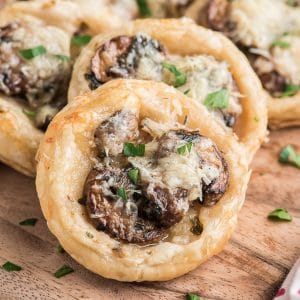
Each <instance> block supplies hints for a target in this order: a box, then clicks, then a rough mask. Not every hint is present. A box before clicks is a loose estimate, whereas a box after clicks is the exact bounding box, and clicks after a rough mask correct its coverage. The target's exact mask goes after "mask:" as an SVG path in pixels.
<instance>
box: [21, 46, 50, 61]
mask: <svg viewBox="0 0 300 300" xmlns="http://www.w3.org/2000/svg"><path fill="white" fill-rule="evenodd" d="M19 52H20V54H21V56H22V57H23V58H24V59H27V60H30V59H33V58H34V57H37V56H40V55H43V54H46V53H47V49H46V48H45V47H44V46H37V47H35V48H29V49H23V50H20V51H19Z"/></svg>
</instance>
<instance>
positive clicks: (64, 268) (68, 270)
mask: <svg viewBox="0 0 300 300" xmlns="http://www.w3.org/2000/svg"><path fill="white" fill-rule="evenodd" d="M72 272H74V270H73V269H72V268H71V267H69V266H67V265H64V266H62V267H61V268H59V269H58V270H57V271H56V272H55V273H54V276H55V277H56V278H60V277H63V276H65V275H67V274H70V273H72Z"/></svg>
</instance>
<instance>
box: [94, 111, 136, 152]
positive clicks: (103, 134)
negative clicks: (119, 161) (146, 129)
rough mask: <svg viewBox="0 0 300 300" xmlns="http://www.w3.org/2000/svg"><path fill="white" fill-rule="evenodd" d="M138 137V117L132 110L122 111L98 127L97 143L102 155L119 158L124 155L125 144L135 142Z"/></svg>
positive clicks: (96, 133)
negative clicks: (118, 156) (119, 155)
mask: <svg viewBox="0 0 300 300" xmlns="http://www.w3.org/2000/svg"><path fill="white" fill-rule="evenodd" d="M138 135H139V131H138V117H137V115H136V114H135V113H133V112H132V111H130V110H122V111H118V112H116V113H115V114H114V115H113V116H111V117H110V118H109V119H107V120H105V121H104V122H102V123H101V124H100V125H99V126H98V128H97V129H96V131H95V142H96V145H97V148H98V150H99V153H101V154H102V155H104V154H106V155H109V156H117V155H118V154H120V153H122V150H123V144H124V143H125V142H130V141H134V140H135V139H136V138H137V137H138Z"/></svg>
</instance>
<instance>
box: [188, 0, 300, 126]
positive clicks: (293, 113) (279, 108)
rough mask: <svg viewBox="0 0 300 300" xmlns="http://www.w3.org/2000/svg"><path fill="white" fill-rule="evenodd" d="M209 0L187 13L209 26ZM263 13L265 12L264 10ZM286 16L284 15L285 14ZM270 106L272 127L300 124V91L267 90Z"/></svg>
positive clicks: (269, 116)
mask: <svg viewBox="0 0 300 300" xmlns="http://www.w3.org/2000/svg"><path fill="white" fill-rule="evenodd" d="M208 3H209V0H196V1H194V3H193V4H192V5H191V6H190V7H189V9H188V10H187V11H186V13H185V15H186V16H187V17H190V18H192V19H193V20H195V22H197V23H198V24H201V25H203V26H208V24H207V7H208ZM262 14H263V12H262ZM283 18H284V16H283ZM266 95H267V99H268V100H267V107H268V126H269V127H270V128H271V129H279V128H285V127H293V126H299V125H300V92H297V93H296V94H295V95H294V96H291V97H281V98H276V97H273V96H272V95H271V94H270V93H269V92H267V91H266Z"/></svg>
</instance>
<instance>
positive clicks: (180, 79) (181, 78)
mask: <svg viewBox="0 0 300 300" xmlns="http://www.w3.org/2000/svg"><path fill="white" fill-rule="evenodd" d="M162 66H163V67H164V68H165V69H167V70H169V71H170V72H171V73H172V74H174V75H175V83H174V87H180V86H182V85H184V84H185V83H186V76H185V75H184V74H182V73H181V72H180V71H179V70H178V69H177V68H176V66H175V65H172V64H169V63H167V62H163V63H162Z"/></svg>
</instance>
